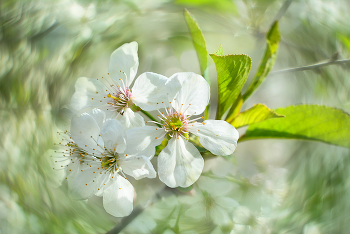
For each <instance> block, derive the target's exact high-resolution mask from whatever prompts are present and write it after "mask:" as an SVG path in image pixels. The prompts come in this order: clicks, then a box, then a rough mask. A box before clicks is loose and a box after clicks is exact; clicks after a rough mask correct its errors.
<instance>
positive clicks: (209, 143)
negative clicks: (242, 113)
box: [188, 120, 239, 156]
mask: <svg viewBox="0 0 350 234" xmlns="http://www.w3.org/2000/svg"><path fill="white" fill-rule="evenodd" d="M203 123H204V124H203ZM203 123H197V122H196V123H193V124H189V126H188V130H189V131H190V132H191V133H193V134H194V135H196V136H198V139H199V142H200V143H201V144H202V145H203V147H204V148H206V149H208V150H209V151H210V152H211V153H213V154H215V155H222V156H225V155H230V154H232V153H233V151H235V149H236V146H237V140H238V138H239V135H238V131H237V130H236V129H235V127H233V126H232V125H231V124H229V123H227V122H226V121H224V120H206V121H204V122H203Z"/></svg>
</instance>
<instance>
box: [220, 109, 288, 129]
mask: <svg viewBox="0 0 350 234" xmlns="http://www.w3.org/2000/svg"><path fill="white" fill-rule="evenodd" d="M279 117H285V116H284V115H280V114H277V113H276V112H274V111H273V110H271V109H269V108H268V107H267V106H265V105H264V104H260V103H259V104H256V105H255V106H253V107H251V108H249V109H248V110H246V111H243V112H241V113H240V114H239V115H237V117H236V118H234V119H233V121H232V122H231V121H227V122H229V123H230V124H232V125H233V126H234V127H235V128H240V127H243V126H246V125H250V124H254V123H259V122H262V121H265V120H268V119H271V118H279Z"/></svg>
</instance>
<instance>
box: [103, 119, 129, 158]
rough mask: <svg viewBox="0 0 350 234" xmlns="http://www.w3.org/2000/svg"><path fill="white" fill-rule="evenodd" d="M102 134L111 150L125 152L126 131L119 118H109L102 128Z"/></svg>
mask: <svg viewBox="0 0 350 234" xmlns="http://www.w3.org/2000/svg"><path fill="white" fill-rule="evenodd" d="M101 136H102V138H103V141H104V145H105V147H106V148H107V149H108V151H109V152H116V153H123V152H124V151H125V148H126V133H125V130H124V127H123V126H122V125H121V124H120V123H119V121H118V120H116V119H109V120H107V121H106V122H105V123H104V125H103V128H102V130H101Z"/></svg>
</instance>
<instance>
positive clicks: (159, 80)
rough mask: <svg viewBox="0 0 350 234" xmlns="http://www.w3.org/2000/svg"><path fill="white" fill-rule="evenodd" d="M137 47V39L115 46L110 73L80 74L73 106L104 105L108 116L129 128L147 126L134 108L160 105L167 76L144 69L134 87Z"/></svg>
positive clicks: (78, 108) (79, 107) (149, 109)
mask: <svg viewBox="0 0 350 234" xmlns="http://www.w3.org/2000/svg"><path fill="white" fill-rule="evenodd" d="M137 50H138V44H137V42H131V43H126V44H124V45H122V46H121V47H119V48H118V49H116V50H115V51H114V52H113V53H112V55H111V58H110V62H109V69H108V75H109V76H108V77H102V78H100V79H91V78H85V77H81V78H79V79H78V80H77V82H76V84H75V93H74V95H73V97H72V100H71V107H72V108H73V109H75V110H80V111H81V112H85V111H86V110H89V109H91V108H99V109H102V110H104V111H105V112H106V115H107V117H109V118H117V119H119V120H120V121H121V122H122V124H123V125H124V126H125V127H126V128H127V129H129V128H132V127H142V126H144V125H145V123H144V119H143V117H142V116H141V115H140V114H138V113H137V112H134V110H139V108H141V109H142V110H145V111H151V110H156V109H158V108H159V103H160V102H161V101H162V100H164V99H166V92H165V82H166V81H167V78H166V77H165V76H162V75H159V74H156V73H152V72H145V73H142V74H141V75H140V76H139V77H138V78H137V79H136V80H135V82H134V84H133V86H132V87H131V84H132V83H133V81H134V78H135V76H136V73H137V69H138V66H139V60H138V56H137Z"/></svg>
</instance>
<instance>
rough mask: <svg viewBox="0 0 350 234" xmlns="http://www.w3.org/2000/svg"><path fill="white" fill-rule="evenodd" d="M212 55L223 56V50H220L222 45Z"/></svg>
mask: <svg viewBox="0 0 350 234" xmlns="http://www.w3.org/2000/svg"><path fill="white" fill-rule="evenodd" d="M214 54H215V55H217V56H222V55H224V49H223V48H222V45H220V47H219V49H218V50H217V51H216V52H215V53H214Z"/></svg>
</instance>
